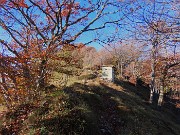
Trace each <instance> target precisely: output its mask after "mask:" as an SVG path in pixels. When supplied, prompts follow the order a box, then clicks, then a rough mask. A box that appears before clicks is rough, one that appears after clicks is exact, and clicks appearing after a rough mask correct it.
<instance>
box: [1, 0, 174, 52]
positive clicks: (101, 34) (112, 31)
mask: <svg viewBox="0 0 180 135" xmlns="http://www.w3.org/2000/svg"><path fill="white" fill-rule="evenodd" d="M127 1H130V0H127ZM167 1H169V0H167ZM79 2H80V4H82V5H83V4H85V2H84V1H82V0H79ZM94 2H96V0H95V1H94ZM143 2H144V1H142V0H139V3H140V5H141V6H143V5H144V4H143ZM139 3H138V4H139ZM136 6H137V5H136V4H135V3H134V5H133V6H131V7H133V8H135V7H136ZM111 8H112V7H110V8H109V9H107V11H111V10H112V9H111ZM145 8H146V7H145ZM158 8H159V7H158ZM128 9H129V10H130V8H128ZM157 10H158V9H157ZM141 11H142V10H141ZM126 12H129V11H126ZM169 13H170V14H172V13H171V11H169ZM141 14H142V12H141ZM94 15H95V14H92V15H91V16H90V17H94ZM122 16H123V14H122V13H121V12H119V13H118V14H116V15H113V16H111V18H117V17H119V18H120V17H122ZM111 18H104V19H106V20H107V19H111ZM129 19H130V20H131V19H132V17H131V16H129ZM129 19H128V18H126V19H124V20H123V21H122V23H129V24H130V20H129ZM102 21H104V20H100V21H98V22H96V23H95V24H94V25H92V27H96V26H98V25H101V24H102ZM135 21H137V19H135ZM129 24H128V25H120V26H119V28H118V31H117V29H116V27H114V25H106V28H105V29H103V30H99V31H98V34H97V33H96V32H85V33H83V34H82V35H81V36H80V38H78V39H77V40H76V41H75V43H87V42H89V41H91V40H92V39H94V38H98V39H101V40H107V39H108V38H109V37H112V36H115V39H114V40H115V41H118V40H121V39H124V38H126V39H127V38H130V37H129V36H128V35H129V34H130V31H128V30H133V28H132V27H131V26H132V25H133V23H132V25H129ZM0 39H3V40H5V41H9V40H10V39H11V38H10V37H8V35H7V34H5V33H4V31H3V29H2V28H1V27H0ZM99 43H100V42H92V43H90V44H88V45H89V46H93V47H95V48H96V49H97V50H100V49H101V48H102V45H105V44H103V43H101V44H102V45H100V44H99ZM0 49H1V47H0Z"/></svg>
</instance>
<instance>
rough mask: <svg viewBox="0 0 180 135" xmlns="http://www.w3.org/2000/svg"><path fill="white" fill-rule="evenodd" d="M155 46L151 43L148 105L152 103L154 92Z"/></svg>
mask: <svg viewBox="0 0 180 135" xmlns="http://www.w3.org/2000/svg"><path fill="white" fill-rule="evenodd" d="M155 49H156V45H155V43H153V46H152V63H151V70H152V72H151V87H150V99H149V103H152V102H153V95H154V92H155V62H156V52H155Z"/></svg>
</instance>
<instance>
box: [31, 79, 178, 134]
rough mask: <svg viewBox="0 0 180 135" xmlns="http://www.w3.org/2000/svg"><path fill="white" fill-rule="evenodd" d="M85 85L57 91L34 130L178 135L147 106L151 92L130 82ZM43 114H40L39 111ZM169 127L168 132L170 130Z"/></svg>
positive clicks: (174, 128)
mask: <svg viewBox="0 0 180 135" xmlns="http://www.w3.org/2000/svg"><path fill="white" fill-rule="evenodd" d="M113 85H117V86H121V87H122V88H123V90H117V89H115V88H112V87H111V86H109V85H108V84H107V83H100V84H99V85H85V84H81V83H75V84H73V85H71V86H70V87H66V88H65V89H63V90H57V91H55V92H54V93H53V94H52V93H50V94H52V95H54V96H52V95H51V96H50V97H51V102H49V104H48V105H47V106H45V107H44V108H48V111H47V112H46V113H38V114H37V116H36V118H37V119H38V120H36V122H35V123H33V126H32V127H33V128H34V129H38V131H37V130H36V132H35V133H39V134H41V135H48V134H53V135H59V134H61V135H67V134H68V135H75V134H78V135H118V134H119V135H121V134H126V135H130V134H138V135H144V134H149V135H153V134H164V135H166V134H167V135H171V134H178V131H179V130H178V128H176V126H174V127H173V126H172V125H173V124H174V123H173V122H171V121H170V120H171V119H170V118H169V119H170V120H166V119H167V117H166V115H163V114H161V112H158V111H156V110H153V109H152V107H151V106H149V105H148V104H146V103H145V102H144V101H147V99H148V98H149V95H148V94H149V93H148V92H149V91H148V90H147V89H146V88H145V87H141V86H138V87H135V86H133V85H132V84H129V83H128V82H123V81H117V82H116V83H115V84H113ZM40 112H41V111H40ZM49 116H50V117H49ZM167 126H169V128H167Z"/></svg>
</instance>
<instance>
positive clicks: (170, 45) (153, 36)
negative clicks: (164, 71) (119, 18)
mask: <svg viewBox="0 0 180 135" xmlns="http://www.w3.org/2000/svg"><path fill="white" fill-rule="evenodd" d="M178 5H179V3H178V2H177V1H173V2H170V1H161V0H160V1H143V2H140V1H138V0H137V1H136V2H135V4H134V8H135V9H136V8H138V9H139V10H138V11H137V12H133V14H131V15H130V17H128V19H129V21H127V22H128V23H129V24H131V26H129V27H127V29H128V30H129V31H131V32H132V34H133V35H132V37H134V39H136V40H138V41H141V42H144V43H145V53H147V52H149V56H150V58H151V82H150V89H151V93H150V100H149V102H150V103H152V101H153V93H154V92H156V91H157V90H156V79H159V81H160V80H162V79H160V78H159V77H158V76H156V75H157V69H156V65H157V62H158V56H162V52H163V53H164V55H163V56H165V57H167V58H168V57H169V55H172V54H176V53H177V52H176V49H177V45H178V43H177V42H174V41H177V40H178V38H177V37H178V36H177V35H178V33H179V26H178V22H179V21H178V19H179V13H178ZM169 11H170V12H169ZM128 12H129V11H128V10H127V11H125V13H128ZM163 50H166V51H167V52H168V53H165V51H163ZM170 50H172V51H171V52H170ZM166 54H168V55H166ZM160 83H161V85H162V84H163V82H161V81H160Z"/></svg>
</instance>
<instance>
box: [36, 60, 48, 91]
mask: <svg viewBox="0 0 180 135" xmlns="http://www.w3.org/2000/svg"><path fill="white" fill-rule="evenodd" d="M46 63H47V60H42V61H41V64H40V72H39V74H40V75H39V79H38V87H39V88H44V87H45V74H46Z"/></svg>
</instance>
